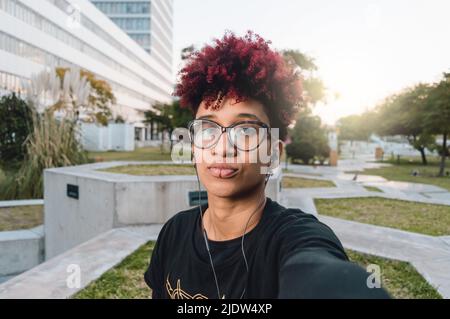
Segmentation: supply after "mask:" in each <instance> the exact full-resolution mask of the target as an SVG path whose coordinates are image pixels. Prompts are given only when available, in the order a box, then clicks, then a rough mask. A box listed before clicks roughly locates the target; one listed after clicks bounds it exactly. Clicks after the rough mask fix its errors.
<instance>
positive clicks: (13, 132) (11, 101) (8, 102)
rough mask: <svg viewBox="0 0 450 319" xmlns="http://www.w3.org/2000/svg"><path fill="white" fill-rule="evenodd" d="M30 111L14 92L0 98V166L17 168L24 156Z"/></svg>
mask: <svg viewBox="0 0 450 319" xmlns="http://www.w3.org/2000/svg"><path fill="white" fill-rule="evenodd" d="M32 128H33V120H32V111H31V109H30V107H29V106H28V105H27V103H26V102H25V101H24V100H22V99H21V98H20V97H18V96H17V95H16V94H15V93H12V94H11V95H6V96H3V97H2V98H1V99H0V167H2V168H3V169H4V170H5V171H6V170H11V169H15V168H17V166H18V165H20V162H21V161H22V160H23V159H24V157H25V150H26V149H25V146H24V143H25V140H26V139H27V137H28V135H29V134H30V132H31V131H32Z"/></svg>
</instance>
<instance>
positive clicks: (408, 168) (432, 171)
mask: <svg viewBox="0 0 450 319" xmlns="http://www.w3.org/2000/svg"><path fill="white" fill-rule="evenodd" d="M428 161H429V164H428V165H426V166H424V165H422V163H421V160H420V158H417V157H405V158H401V159H400V164H397V160H385V161H378V162H377V163H389V164H392V165H393V166H390V167H381V168H371V169H366V170H364V172H363V174H366V175H378V176H382V177H384V178H386V179H388V180H390V181H400V182H412V183H423V184H430V185H435V186H439V187H442V188H444V189H446V190H448V191H450V176H444V177H437V176H436V175H437V173H438V172H439V158H437V157H430V158H429V159H428ZM413 171H418V172H419V175H418V176H413V175H411V173H412V172H413ZM445 171H447V172H448V171H450V161H449V160H447V162H446V170H445ZM346 173H352V174H354V173H356V172H354V171H350V172H346ZM358 173H360V174H361V172H358Z"/></svg>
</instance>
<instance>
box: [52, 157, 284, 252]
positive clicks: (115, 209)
mask: <svg viewBox="0 0 450 319" xmlns="http://www.w3.org/2000/svg"><path fill="white" fill-rule="evenodd" d="M132 164H173V162H104V163H95V164H88V165H81V166H75V167H63V168H55V169H48V170H45V173H44V186H45V187H44V189H45V194H44V200H45V256H46V259H49V258H51V257H54V256H56V255H58V254H60V253H62V252H64V251H66V250H68V249H70V248H72V247H75V246H77V245H79V244H81V243H83V242H85V241H87V240H89V239H91V238H93V237H95V236H97V235H99V234H101V233H103V232H105V231H108V230H110V229H112V228H117V227H124V226H131V225H146V224H162V223H164V222H166V221H167V220H168V219H169V218H170V217H172V216H173V215H174V214H175V213H177V212H179V211H181V210H185V209H189V208H190V207H192V206H190V203H189V192H191V191H194V192H196V191H197V179H196V177H195V176H189V175H184V176H133V175H125V174H115V173H108V172H102V171H98V170H99V169H103V168H109V167H114V166H122V165H132ZM280 178H281V173H279V172H278V173H277V174H276V175H274V176H273V177H272V178H271V180H270V181H269V183H268V185H267V188H266V193H267V195H268V196H269V197H271V198H272V199H274V200H279V198H278V197H279V189H280ZM68 188H71V189H68ZM75 197H78V198H75Z"/></svg>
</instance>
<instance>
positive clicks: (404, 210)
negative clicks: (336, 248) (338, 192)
mask: <svg viewBox="0 0 450 319" xmlns="http://www.w3.org/2000/svg"><path fill="white" fill-rule="evenodd" d="M314 202H315V205H316V207H317V211H318V212H319V214H321V215H328V216H332V217H337V218H342V219H347V220H353V221H357V222H361V223H365V224H372V225H379V226H386V227H392V228H398V229H402V230H406V231H410V232H415V233H422V234H426V235H432V236H443V235H450V207H449V206H445V205H434V204H424V203H416V202H409V201H402V200H396V199H387V198H378V197H364V198H339V199H315V200H314Z"/></svg>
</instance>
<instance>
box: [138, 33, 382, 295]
mask: <svg viewBox="0 0 450 319" xmlns="http://www.w3.org/2000/svg"><path fill="white" fill-rule="evenodd" d="M269 44H270V42H266V41H265V40H263V39H262V38H261V37H259V36H258V35H255V34H253V33H252V32H250V31H249V32H248V33H247V34H246V35H245V36H244V37H237V36H235V35H234V34H233V33H227V34H226V35H225V36H224V37H223V38H222V39H220V40H215V43H214V44H213V45H206V46H205V47H204V48H203V49H202V50H201V51H198V52H195V53H193V54H192V55H191V57H190V60H189V61H188V64H187V65H186V66H185V67H184V68H183V69H182V70H181V72H180V73H181V81H180V83H179V84H178V86H177V88H176V91H175V95H176V96H179V97H180V98H181V101H180V102H181V104H182V106H187V107H190V108H191V109H192V110H193V112H194V114H195V120H193V121H192V122H191V123H190V125H189V132H190V137H191V143H192V155H193V161H194V163H195V167H196V171H197V174H198V175H197V176H198V177H199V179H200V181H201V183H202V184H203V185H204V187H205V188H206V191H207V195H208V198H207V199H208V201H207V204H205V205H202V206H200V207H195V208H193V209H190V210H186V211H183V212H179V213H178V214H176V215H175V216H174V217H172V218H171V219H170V220H169V221H168V222H167V223H166V224H165V225H164V226H163V228H162V230H161V232H160V234H159V237H158V240H157V243H156V245H155V248H154V251H153V254H152V257H151V262H150V266H149V268H148V270H147V271H146V273H145V276H144V277H145V281H146V283H147V284H148V285H149V287H150V288H152V290H153V298H171V299H179V298H180V299H183V298H186V299H189V298H193V299H196V298H227V299H228V298H329V297H330V298H379V297H381V298H383V297H388V295H387V294H386V293H385V291H384V290H382V289H369V288H368V287H367V283H366V281H367V277H368V273H366V272H365V271H364V270H363V269H362V268H360V267H358V266H357V265H355V264H353V263H351V262H349V261H348V257H347V255H346V253H345V251H344V249H343V247H342V245H341V243H340V242H339V240H338V238H337V237H336V235H335V234H334V233H333V231H332V230H331V229H330V228H329V227H327V226H326V225H324V224H323V223H321V222H319V221H318V220H317V219H316V218H315V217H314V216H313V215H310V214H307V213H305V212H303V211H301V210H300V209H288V208H285V207H283V206H281V205H280V204H278V203H277V202H276V201H273V200H271V199H270V198H267V197H266V196H265V186H266V183H267V180H268V169H269V166H270V165H271V162H272V161H274V160H276V158H277V157H279V156H280V154H281V153H282V151H283V144H282V142H281V140H283V139H285V137H286V131H287V126H288V125H289V124H290V123H291V121H292V119H293V117H294V115H295V113H296V111H297V108H298V107H299V106H300V105H301V102H302V90H301V78H300V76H299V74H298V73H297V72H295V71H294V69H292V67H291V66H290V65H289V64H288V63H286V62H285V60H284V59H283V58H282V56H281V55H280V54H279V53H277V52H276V51H274V50H272V49H271V48H270V47H269ZM276 133H277V134H276ZM277 135H278V138H279V139H277ZM261 150H263V151H262V152H261ZM265 152H268V153H269V155H270V157H269V159H270V160H269V161H267V160H263V158H264V156H262V155H263V154H265ZM266 154H267V153H266Z"/></svg>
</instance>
